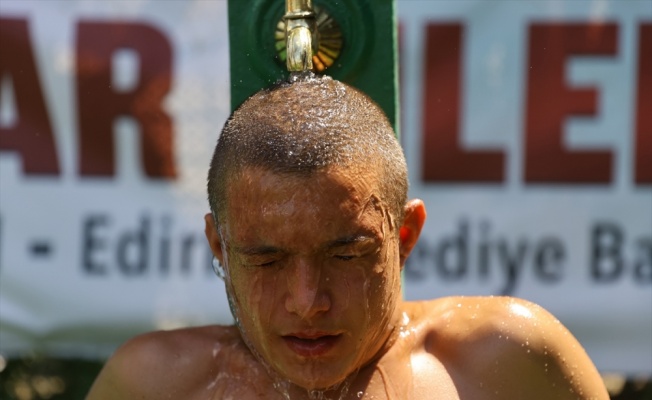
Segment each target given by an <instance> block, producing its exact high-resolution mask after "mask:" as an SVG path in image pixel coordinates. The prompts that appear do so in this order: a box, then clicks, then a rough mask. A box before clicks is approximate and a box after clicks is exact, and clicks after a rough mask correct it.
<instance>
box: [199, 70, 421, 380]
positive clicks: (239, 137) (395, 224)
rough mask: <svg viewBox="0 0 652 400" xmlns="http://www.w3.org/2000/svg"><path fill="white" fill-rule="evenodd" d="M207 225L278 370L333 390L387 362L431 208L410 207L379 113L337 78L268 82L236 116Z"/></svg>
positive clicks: (212, 186)
mask: <svg viewBox="0 0 652 400" xmlns="http://www.w3.org/2000/svg"><path fill="white" fill-rule="evenodd" d="M208 182H209V187H208V191H209V200H210V203H211V210H212V214H208V215H206V218H205V219H206V235H207V238H208V241H209V244H210V246H211V250H212V251H213V254H214V255H215V257H217V258H218V259H219V260H220V262H221V263H222V264H223V265H224V268H225V272H226V279H225V283H226V289H227V294H228V297H229V302H230V305H231V308H232V311H233V314H234V317H235V318H236V321H237V325H238V327H239V329H240V332H241V334H242V337H243V339H244V340H245V342H246V343H247V345H248V346H249V348H250V349H251V350H252V352H253V353H254V354H256V355H257V356H258V357H259V358H260V360H261V361H262V362H263V364H264V365H266V366H268V367H269V368H268V370H270V372H271V373H272V376H276V377H280V379H283V380H289V381H291V382H293V383H294V384H296V385H298V386H300V387H303V388H307V389H315V388H317V389H323V388H328V387H332V386H334V385H337V384H340V383H342V382H343V381H344V380H345V379H346V377H348V376H352V375H353V374H355V372H356V371H357V370H359V369H360V368H362V367H363V366H364V365H367V364H368V363H369V362H370V361H371V360H373V359H376V358H378V357H379V355H380V354H382V353H383V352H384V351H385V350H386V349H387V348H388V346H389V345H390V343H391V338H392V337H393V336H392V335H394V334H396V332H397V326H398V325H399V323H400V320H401V317H400V312H399V307H398V304H399V303H400V301H401V284H400V282H401V279H400V271H401V267H402V265H403V263H404V261H405V258H406V257H407V255H408V254H409V253H410V251H411V249H412V247H413V246H414V244H415V243H416V240H417V237H418V236H419V232H420V229H421V226H422V224H423V220H424V219H425V210H424V209H423V203H421V202H420V201H418V200H415V201H411V202H409V203H406V190H407V178H406V167H405V160H404V157H403V153H402V151H401V149H400V146H399V145H398V143H397V141H396V139H395V138H394V136H393V132H392V129H391V126H390V125H389V123H388V121H387V118H386V117H385V115H384V114H383V113H382V111H381V110H380V109H379V108H378V106H376V105H375V104H374V103H373V102H371V101H370V100H369V99H368V98H367V97H366V96H364V95H363V94H361V93H360V92H358V91H356V90H354V89H352V88H350V87H348V86H346V85H344V84H342V83H339V82H336V81H333V80H331V79H330V78H311V79H306V80H301V81H298V82H294V83H291V84H290V83H286V84H282V85H280V86H277V87H275V88H273V89H271V90H264V91H262V92H259V93H258V94H256V95H254V96H253V97H252V98H250V99H249V100H247V101H246V102H245V104H243V105H242V106H241V107H240V108H239V109H238V110H236V112H235V113H234V114H233V116H232V117H231V118H230V119H229V121H228V122H227V124H226V126H225V128H224V130H223V132H222V136H221V137H220V139H219V142H218V145H217V148H216V150H215V155H214V157H213V160H212V163H211V169H210V172H209V180H208Z"/></svg>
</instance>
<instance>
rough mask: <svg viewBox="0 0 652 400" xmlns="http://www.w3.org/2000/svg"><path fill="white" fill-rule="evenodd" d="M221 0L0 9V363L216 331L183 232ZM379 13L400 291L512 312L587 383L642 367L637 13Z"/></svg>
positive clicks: (645, 70)
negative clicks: (399, 233)
mask: <svg viewBox="0 0 652 400" xmlns="http://www.w3.org/2000/svg"><path fill="white" fill-rule="evenodd" d="M226 6H227V3H226V1H221V0H206V1H165V2H156V1H153V0H142V1H128V2H117V1H98V2H87V1H69V0H60V1H57V0H52V1H11V0H5V1H2V2H0V18H1V21H0V29H1V31H0V34H1V35H2V36H1V38H0V353H1V354H3V355H10V356H11V355H15V354H21V353H24V352H27V351H32V350H36V351H43V352H47V353H50V354H55V355H65V356H90V357H93V356H106V355H108V354H109V353H110V352H111V351H112V350H113V349H115V347H116V346H117V345H119V343H121V342H122V341H124V340H126V339H127V338H128V337H130V336H133V335H135V334H137V333H140V332H144V331H147V330H152V329H168V328H173V327H177V326H185V325H199V324H211V323H230V322H231V320H232V318H231V315H230V313H229V311H228V305H227V302H226V298H225V295H224V290H223V285H222V283H221V282H220V281H219V280H218V279H217V278H216V277H215V276H214V275H213V273H212V270H211V265H210V253H209V250H208V246H207V245H206V243H205V239H204V237H203V215H204V213H206V212H207V210H208V206H207V202H206V200H205V198H206V195H205V179H206V171H207V167H208V163H209V160H210V155H211V153H212V148H213V146H214V143H215V141H216V139H217V135H218V133H219V130H220V129H221V127H222V125H223V123H224V121H225V120H226V118H227V117H228V113H229V61H228V33H227V30H228V29H227V13H226V11H227V10H226ZM398 12H399V20H400V23H401V52H400V54H401V78H402V79H401V82H402V83H401V92H402V137H401V140H402V143H403V145H404V148H405V151H406V156H407V158H408V165H409V168H410V174H411V175H410V178H411V189H410V196H411V197H419V198H422V199H423V200H424V201H425V202H426V205H427V207H428V220H427V222H426V227H425V230H424V233H423V236H422V239H421V241H420V243H419V245H418V247H417V249H416V250H415V253H414V254H413V256H412V257H411V259H409V261H408V265H407V267H406V271H405V285H406V288H405V295H406V297H407V298H408V299H424V298H433V297H440V296H446V295H453V294H465V295H472V294H481V295H499V294H509V295H515V296H519V297H523V298H526V299H529V300H532V301H534V302H537V303H539V304H541V305H543V306H544V307H546V308H547V309H548V310H550V311H551V312H552V313H553V314H555V315H556V316H557V317H558V318H560V319H561V320H562V322H564V323H565V324H566V325H567V326H568V327H569V328H570V329H571V331H572V332H573V333H574V334H575V335H576V336H577V337H578V338H579V340H580V341H581V342H582V344H583V345H584V346H585V347H586V349H587V351H588V352H589V355H590V356H591V357H592V358H593V360H594V361H595V362H596V364H597V366H598V368H599V369H601V370H602V371H617V372H625V373H634V374H647V375H650V374H652V176H651V175H652V172H651V171H652V168H650V166H651V164H650V162H651V161H650V160H652V117H651V115H652V113H651V112H650V111H649V110H650V109H651V108H652V97H651V96H652V72H650V71H652V8H651V7H650V6H649V2H648V1H646V0H641V1H635V0H631V1H601V0H596V1H570V0H568V1H553V0H551V1H520V2H516V1H464V2H460V1H429V0H423V1H417V0H404V1H400V0H399V1H398ZM243 29H244V28H243ZM247 29H254V28H253V27H250V28H247ZM649 67H651V68H649ZM26 132H30V133H32V134H26ZM34 132H37V133H38V134H37V135H34V134H33V133H34ZM648 169H649V170H648Z"/></svg>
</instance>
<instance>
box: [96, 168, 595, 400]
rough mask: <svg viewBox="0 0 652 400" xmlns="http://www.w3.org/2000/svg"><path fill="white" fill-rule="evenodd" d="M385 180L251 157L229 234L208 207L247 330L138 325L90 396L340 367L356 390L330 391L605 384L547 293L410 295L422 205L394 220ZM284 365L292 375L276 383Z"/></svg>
mask: <svg viewBox="0 0 652 400" xmlns="http://www.w3.org/2000/svg"><path fill="white" fill-rule="evenodd" d="M377 182H378V171H376V170H375V169H374V168H373V167H369V166H353V167H348V168H344V167H332V168H328V169H326V170H321V171H317V172H314V173H312V174H310V175H307V176H298V175H287V174H276V173H273V172H270V171H267V170H261V169H246V170H245V171H243V173H242V174H241V175H239V176H238V177H237V179H235V180H233V181H232V182H231V184H230V185H231V186H230V187H229V188H228V196H227V197H228V204H227V207H226V210H225V213H224V214H225V216H224V218H223V220H221V224H220V227H219V232H220V233H218V227H217V226H216V225H215V222H214V219H213V217H212V215H210V214H208V215H206V217H205V222H206V235H207V238H208V241H209V244H210V246H211V249H212V251H213V254H214V255H215V256H216V257H217V258H218V259H220V260H221V262H222V264H223V265H224V267H225V269H226V271H227V277H226V285H227V290H228V291H229V293H230V296H231V298H232V300H233V302H234V304H235V307H234V308H235V309H234V311H235V313H236V315H237V317H238V318H239V320H240V322H241V329H238V328H236V327H234V326H207V327H198V328H186V329H180V330H175V331H167V332H153V333H149V334H145V335H141V336H138V337H136V338H134V339H132V340H130V341H129V342H127V343H126V344H125V345H123V346H122V347H121V348H120V349H119V350H118V351H117V352H116V353H115V355H114V356H113V357H112V358H111V359H110V360H109V362H108V363H107V364H106V366H105V367H104V369H103V370H102V372H101V374H100V376H99V377H98V379H97V381H96V382H95V384H94V386H93V388H92V389H91V392H90V393H89V396H88V398H89V399H163V398H172V399H189V400H193V399H225V398H234V399H283V398H284V395H283V393H282V392H284V393H286V394H288V395H289V397H290V398H291V399H308V398H310V395H309V391H308V390H307V389H311V388H327V387H330V386H333V385H336V384H338V383H340V382H342V381H345V382H346V384H348V385H349V386H348V391H347V392H346V393H344V394H342V391H341V390H342V389H343V388H344V387H345V386H346V385H343V384H340V385H339V386H337V385H336V386H337V387H336V388H334V389H333V390H329V391H327V392H326V395H327V396H328V397H326V398H335V399H337V398H342V399H358V398H362V399H371V398H373V399H433V398H434V399H452V400H456V399H509V400H511V399H528V400H530V399H534V400H539V399H540V400H549V399H569V400H570V399H599V400H603V399H604V400H606V399H608V395H607V392H606V390H605V388H604V385H603V384H602V381H601V378H600V375H599V374H598V372H597V370H596V369H595V367H594V366H593V364H592V362H591V360H590V359H589V358H588V356H587V355H586V353H585V352H584V350H583V349H582V347H581V345H580V344H579V343H578V342H577V340H576V339H575V338H574V337H573V336H572V335H571V333H570V332H569V331H568V330H567V329H566V328H565V327H564V326H563V325H562V324H561V323H560V322H559V321H558V320H557V319H555V318H554V317H553V316H552V315H550V314H549V313H548V312H547V311H545V310H544V309H542V308H541V307H539V306H536V305H534V304H532V303H529V302H527V301H524V300H519V299H515V298H508V297H447V298H440V299H436V300H430V301H423V302H407V301H403V300H402V295H401V287H400V285H401V283H400V271H401V269H402V268H403V265H404V263H405V260H406V258H407V257H408V256H409V254H410V251H411V250H412V248H413V247H414V245H415V244H416V242H417V239H418V237H419V234H420V232H421V228H422V226H423V223H424V221H425V218H426V213H425V207H424V205H423V203H422V202H421V201H420V200H411V201H409V202H408V203H407V204H406V206H405V217H404V218H403V219H402V220H400V221H398V224H397V225H398V226H394V222H396V221H397V218H398V216H395V215H392V214H391V213H390V212H389V211H388V210H389V208H388V206H387V204H385V202H384V201H383V195H382V193H381V192H380V191H379V190H378V185H377ZM241 331H243V332H244V337H243V333H242V332H241ZM297 336H304V337H303V339H301V338H298V337H297ZM306 337H310V338H312V339H313V342H311V341H310V340H306V339H307V338H306ZM315 338H316V339H315ZM252 350H253V352H252ZM254 353H258V355H255V354H254ZM356 371H357V372H356ZM277 379H281V380H283V381H287V382H291V383H288V384H287V385H285V386H283V387H282V388H281V389H282V390H280V391H279V390H276V389H275V388H274V383H275V380H277ZM313 398H314V397H313Z"/></svg>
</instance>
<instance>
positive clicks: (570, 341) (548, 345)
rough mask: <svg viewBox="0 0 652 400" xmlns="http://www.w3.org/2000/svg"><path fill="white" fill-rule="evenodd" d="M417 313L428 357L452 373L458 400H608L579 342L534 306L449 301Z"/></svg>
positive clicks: (503, 300)
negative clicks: (485, 399)
mask: <svg viewBox="0 0 652 400" xmlns="http://www.w3.org/2000/svg"><path fill="white" fill-rule="evenodd" d="M415 306H416V310H420V311H418V312H417V314H418V315H421V317H420V318H419V319H420V321H421V324H422V326H423V329H424V332H425V335H424V336H423V337H424V338H425V339H424V346H425V348H426V350H427V351H428V352H430V353H432V354H433V355H434V356H435V357H437V359H438V360H440V361H441V362H442V363H444V364H445V366H446V368H447V369H448V370H449V371H451V377H452V378H453V380H454V381H455V383H456V386H457V387H458V390H460V391H461V393H460V395H462V394H463V393H464V392H467V397H473V398H474V397H481V396H480V395H479V393H493V394H496V395H497V397H498V398H528V399H538V398H541V399H550V398H555V399H565V398H568V399H608V394H607V391H606V389H605V388H604V385H603V383H602V379H601V377H600V375H599V373H598V371H597V370H596V368H595V366H594V365H593V363H592V362H591V360H590V359H589V357H588V356H587V354H586V352H585V351H584V349H583V348H582V346H581V345H580V343H579V342H578V341H577V339H576V338H575V337H574V336H573V335H572V334H571V333H570V331H569V330H568V329H567V328H566V327H564V326H563V324H561V323H560V322H559V320H558V319H557V318H555V317H554V316H553V315H552V314H550V313H549V312H548V311H546V310H545V309H543V308H542V307H540V306H538V305H536V304H534V303H531V302H528V301H526V300H522V299H517V298H512V297H449V298H442V299H437V300H433V301H430V302H424V303H417V304H416V305H415ZM476 392H477V393H476ZM460 397H462V398H463V397H464V396H460Z"/></svg>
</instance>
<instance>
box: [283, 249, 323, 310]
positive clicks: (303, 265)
mask: <svg viewBox="0 0 652 400" xmlns="http://www.w3.org/2000/svg"><path fill="white" fill-rule="evenodd" d="M321 279H322V268H321V265H319V263H318V262H314V261H311V260H308V259H305V258H297V259H296V260H295V262H294V263H293V265H291V266H290V268H288V270H287V288H288V294H287V297H286V299H285V308H286V310H287V311H288V312H290V313H294V314H297V315H298V316H299V317H301V318H302V319H310V318H312V317H314V316H316V315H317V314H319V313H322V312H326V311H328V310H329V309H330V307H331V299H330V297H329V295H328V294H327V291H325V290H324V289H323V288H322V287H321V285H322V282H321Z"/></svg>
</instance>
